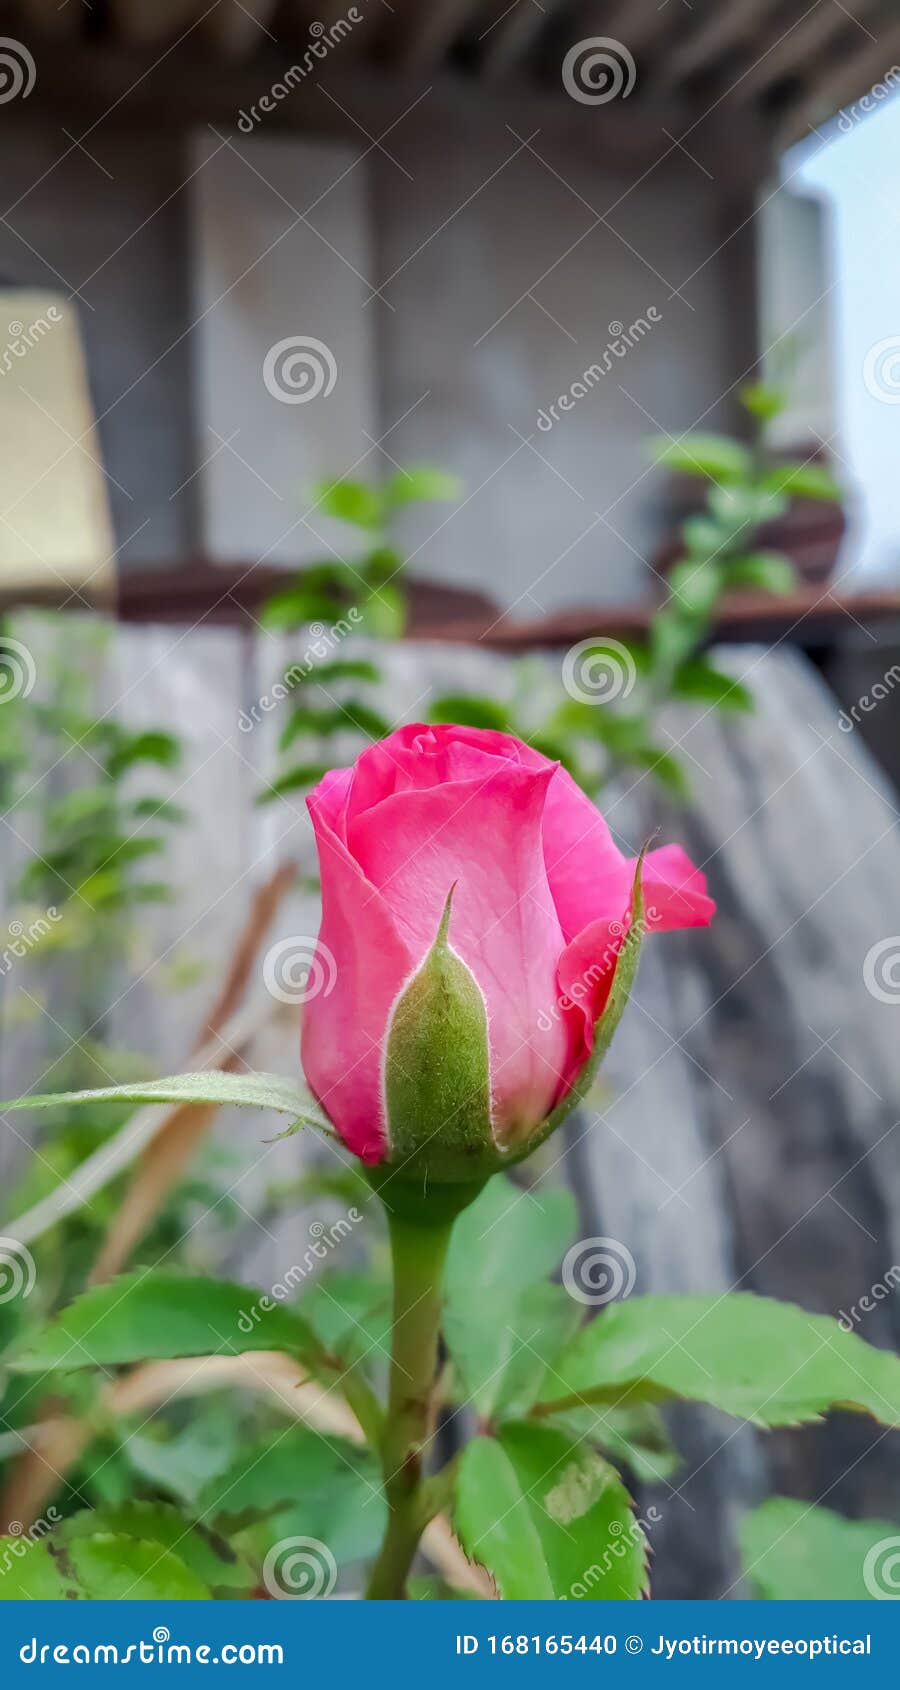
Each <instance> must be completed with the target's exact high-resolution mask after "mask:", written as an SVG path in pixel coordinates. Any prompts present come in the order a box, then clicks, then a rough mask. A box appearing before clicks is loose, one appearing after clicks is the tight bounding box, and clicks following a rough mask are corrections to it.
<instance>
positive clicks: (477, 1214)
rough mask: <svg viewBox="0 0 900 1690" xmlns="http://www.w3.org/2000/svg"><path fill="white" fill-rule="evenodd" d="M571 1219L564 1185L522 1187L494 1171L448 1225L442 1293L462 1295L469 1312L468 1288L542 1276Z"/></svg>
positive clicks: (567, 1237) (514, 1287) (572, 1208)
mask: <svg viewBox="0 0 900 1690" xmlns="http://www.w3.org/2000/svg"><path fill="white" fill-rule="evenodd" d="M576 1224H577V1209H576V1205H575V1198H574V1196H573V1194H572V1192H571V1191H570V1190H569V1189H568V1187H567V1186H563V1185H556V1186H550V1187H549V1188H548V1187H547V1186H545V1185H541V1186H540V1187H539V1188H538V1189H537V1190H536V1191H528V1190H525V1189H523V1188H522V1187H521V1186H517V1185H514V1184H513V1182H512V1180H510V1179H507V1177H506V1175H505V1174H497V1175H496V1177H495V1178H494V1179H492V1180H489V1181H488V1183H487V1185H486V1186H485V1188H484V1190H483V1191H482V1192H481V1193H480V1195H479V1196H478V1197H476V1199H475V1202H474V1203H471V1204H470V1205H469V1207H468V1208H467V1209H464V1210H463V1213H462V1214H461V1215H460V1217H459V1219H458V1220H457V1222H456V1224H455V1225H454V1228H453V1233H452V1235H451V1238H450V1249H449V1251H448V1253H447V1266H446V1270H445V1274H444V1286H445V1293H446V1296H447V1298H448V1299H449V1298H459V1299H461V1300H462V1302H463V1303H465V1302H467V1301H468V1302H469V1304H470V1306H471V1308H472V1313H473V1314H475V1313H476V1312H477V1303H475V1302H474V1301H473V1294H475V1295H479V1296H480V1294H481V1293H482V1292H491V1291H503V1292H516V1291H519V1290H521V1288H522V1287H523V1286H525V1285H533V1284H535V1283H536V1282H538V1281H540V1280H543V1279H546V1278H547V1277H548V1275H549V1274H551V1273H554V1272H555V1271H556V1269H557V1268H558V1266H559V1264H560V1262H561V1261H562V1258H563V1256H564V1255H565V1253H566V1250H567V1249H568V1247H569V1244H570V1243H571V1240H572V1235H573V1233H574V1231H575V1227H576Z"/></svg>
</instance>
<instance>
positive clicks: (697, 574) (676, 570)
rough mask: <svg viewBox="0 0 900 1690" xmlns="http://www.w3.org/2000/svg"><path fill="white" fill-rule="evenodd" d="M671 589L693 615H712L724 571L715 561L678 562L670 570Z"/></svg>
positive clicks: (674, 595) (679, 601)
mask: <svg viewBox="0 0 900 1690" xmlns="http://www.w3.org/2000/svg"><path fill="white" fill-rule="evenodd" d="M669 589H670V591H671V593H672V594H673V597H674V598H676V599H677V600H678V603H679V605H681V606H682V607H683V608H684V609H685V610H687V611H689V612H690V613H691V614H692V615H694V616H704V617H705V616H711V615H712V613H713V611H714V610H715V607H716V604H717V603H718V600H719V595H720V593H721V591H722V572H721V570H720V568H719V566H718V564H714V563H706V562H690V563H676V564H675V565H674V566H673V568H672V569H671V570H670V571H669Z"/></svg>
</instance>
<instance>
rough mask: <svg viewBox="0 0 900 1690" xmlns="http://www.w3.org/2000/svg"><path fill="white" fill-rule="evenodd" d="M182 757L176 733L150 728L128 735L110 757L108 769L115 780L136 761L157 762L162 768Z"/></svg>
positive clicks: (171, 764)
mask: <svg viewBox="0 0 900 1690" xmlns="http://www.w3.org/2000/svg"><path fill="white" fill-rule="evenodd" d="M180 757H181V746H180V745H179V743H178V740H177V739H176V738H175V735H174V734H170V733H163V732H162V731H161V730H159V729H155V730H148V731H147V732H146V733H139V734H129V735H126V736H125V737H124V739H123V740H122V742H121V744H120V745H118V746H117V748H116V750H115V751H114V752H113V754H112V756H111V757H110V758H109V761H108V763H107V769H108V771H109V773H110V774H111V775H112V777H113V779H114V780H115V779H118V777H119V776H120V775H123V774H124V773H125V771H126V770H127V769H130V768H133V766H134V765H135V763H156V764H158V765H159V767H160V768H163V769H171V768H174V767H175V765H176V763H177V762H178V761H179V758H180Z"/></svg>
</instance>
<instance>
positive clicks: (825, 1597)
mask: <svg viewBox="0 0 900 1690" xmlns="http://www.w3.org/2000/svg"><path fill="white" fill-rule="evenodd" d="M740 1538H741V1552H742V1555H743V1560H744V1572H745V1576H746V1577H747V1578H748V1579H749V1581H750V1583H751V1584H752V1586H753V1592H754V1595H755V1596H758V1597H760V1598H762V1600H763V1601H766V1602H775V1601H783V1602H784V1601H788V1602H865V1601H874V1600H878V1599H879V1592H880V1593H882V1596H888V1597H892V1598H894V1599H896V1596H897V1592H898V1578H897V1567H898V1558H900V1535H898V1532H897V1526H896V1524H891V1522H890V1521H889V1520H845V1519H844V1518H843V1516H842V1515H841V1514H834V1513H832V1511H831V1509H829V1508H816V1507H813V1505H812V1504H811V1503H808V1502H795V1501H793V1500H789V1499H788V1498H787V1497H780V1496H779V1497H772V1498H771V1500H770V1501H768V1502H764V1503H763V1505H762V1507H761V1508H755V1509H754V1510H753V1512H752V1513H751V1514H747V1515H745V1516H744V1519H743V1522H742V1524H741V1532H740Z"/></svg>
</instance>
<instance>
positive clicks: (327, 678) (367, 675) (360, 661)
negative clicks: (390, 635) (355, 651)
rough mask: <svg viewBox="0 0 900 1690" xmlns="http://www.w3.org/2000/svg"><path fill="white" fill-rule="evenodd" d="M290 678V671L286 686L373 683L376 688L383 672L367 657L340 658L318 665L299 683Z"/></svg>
mask: <svg viewBox="0 0 900 1690" xmlns="http://www.w3.org/2000/svg"><path fill="white" fill-rule="evenodd" d="M290 676H291V670H290V669H289V670H288V671H287V674H286V676H285V685H286V686H317V687H320V686H330V685H331V683H332V682H333V681H371V683H372V685H373V686H374V685H375V684H376V682H378V681H380V680H381V670H380V669H379V667H378V665H377V663H370V662H369V660H368V658H365V657H340V658H336V659H335V660H334V662H333V663H317V664H316V665H315V667H314V668H312V669H310V671H309V673H308V674H307V675H303V676H302V677H301V679H300V680H299V681H297V680H293V681H292V680H291V679H290Z"/></svg>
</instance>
